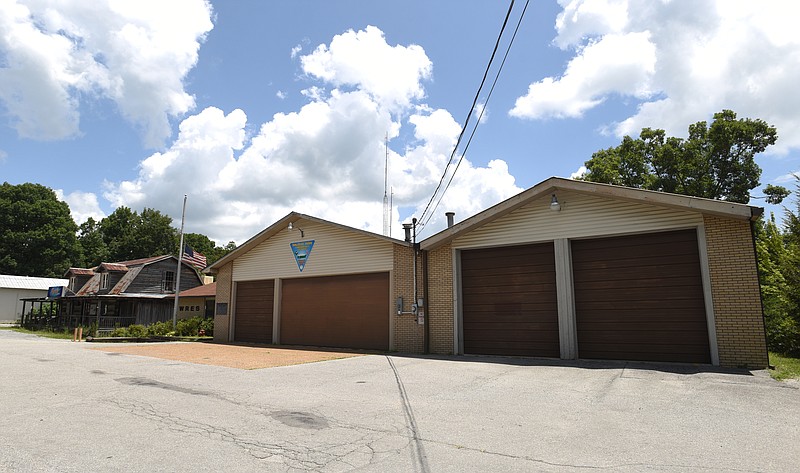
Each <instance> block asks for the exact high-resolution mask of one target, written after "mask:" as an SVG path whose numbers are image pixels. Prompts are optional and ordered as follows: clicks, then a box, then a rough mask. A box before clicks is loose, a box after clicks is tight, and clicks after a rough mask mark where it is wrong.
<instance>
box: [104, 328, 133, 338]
mask: <svg viewBox="0 0 800 473" xmlns="http://www.w3.org/2000/svg"><path fill="white" fill-rule="evenodd" d="M108 336H109V337H129V336H130V334H129V333H128V329H127V328H125V327H117V328H115V329H114V331H113V332H111V333H110V334H109V335H108Z"/></svg>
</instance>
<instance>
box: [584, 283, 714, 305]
mask: <svg viewBox="0 0 800 473" xmlns="http://www.w3.org/2000/svg"><path fill="white" fill-rule="evenodd" d="M604 286H605V287H602V288H600V289H583V288H581V289H579V291H580V292H579V293H580V297H579V298H578V297H576V300H577V301H584V300H586V301H593V302H604V301H620V302H622V303H625V302H634V301H642V302H648V301H653V302H656V301H661V302H663V301H664V300H670V301H674V300H681V299H689V300H697V298H698V297H700V298H702V296H703V290H702V288H698V287H697V286H677V287H675V286H673V287H669V286H665V287H660V288H659V287H658V286H651V287H628V288H625V289H624V290H614V288H613V287H611V286H608V285H604ZM593 287H594V286H593Z"/></svg>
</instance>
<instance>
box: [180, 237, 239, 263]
mask: <svg viewBox="0 0 800 473" xmlns="http://www.w3.org/2000/svg"><path fill="white" fill-rule="evenodd" d="M183 240H184V243H185V244H187V245H189V246H190V247H192V249H193V250H196V251H199V252H200V253H202V254H203V255H204V256H205V257H206V260H207V261H208V264H212V263H214V262H215V261H217V260H218V259H220V258H222V257H223V256H225V255H226V254H227V253H228V252H229V251H232V250H235V249H236V243H234V242H232V241H230V242H228V244H227V245H225V246H217V244H216V243H214V241H213V240H211V239H210V238H208V237H207V236H205V235H203V234H202V233H185V234H184V235H183Z"/></svg>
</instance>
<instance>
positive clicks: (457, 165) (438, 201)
mask: <svg viewBox="0 0 800 473" xmlns="http://www.w3.org/2000/svg"><path fill="white" fill-rule="evenodd" d="M528 3H530V0H526V1H525V6H524V7H523V8H522V13H521V14H520V16H519V20H518V21H517V26H516V27H515V28H514V34H512V35H511V40H510V41H509V42H508V47H506V52H505V54H504V55H503V60H502V61H501V62H500V67H498V69H497V74H495V76H494V81H493V82H492V87H491V88H490V89H489V93H488V94H487V96H486V101H485V102H484V106H483V108H482V109H481V113H480V114H479V115H478V121H477V122H476V123H475V125H474V126H473V127H472V133H470V135H469V139H468V140H467V144H466V145H464V149H463V151H462V152H461V156H460V157H459V158H458V163H456V167H455V169H453V173H452V174H451V175H450V179H449V180H448V181H447V185H446V186H445V187H444V190H442V193H441V194H440V195H439V200H437V201H436V205H435V206H434V207H433V209H432V210H431V212H430V213H429V214H428V215H427V218H426V219H425V220H423V219H422V217H420V221H421V222H422V223H421V225H420V227H419V228H420V230H421V229H422V228H423V227H425V224H427V223H428V222H429V221H430V219H431V218H432V217H433V215H434V214H435V213H436V209H437V208H439V204H440V203H441V202H442V199H443V198H444V194H445V192H447V189H448V188H450V184H451V183H452V182H453V178H454V177H455V176H456V172H457V171H458V168H459V167H460V166H461V162H462V161H463V160H464V156H465V155H466V154H467V150H468V149H469V145H470V143H472V138H473V137H474V136H475V132H476V131H477V130H478V125H480V123H481V118H482V117H483V112H485V111H486V104H488V103H489V99H490V98H491V97H492V92H494V87H495V85H497V80H498V79H499V78H500V73H501V72H502V71H503V66H504V65H505V63H506V59H507V58H508V53H509V52H510V51H511V45H512V44H514V39H515V38H516V37H517V32H518V31H519V27H520V25H521V24H522V18H523V17H524V16H525V11H527V9H528ZM511 4H512V7H513V4H514V2H513V0H512V2H511ZM507 19H508V18H507V17H506V20H507ZM503 27H504V28H505V23H504V24H503ZM500 34H501V35H502V30H501V32H500ZM498 40H499V38H498ZM495 49H496V46H495ZM492 57H494V53H492ZM490 64H491V61H490ZM487 72H488V71H487ZM484 78H485V76H484ZM481 86H483V82H481ZM478 90H479V91H480V89H478ZM473 108H474V102H473ZM467 119H468V120H469V116H468V117H467ZM465 129H466V124H465V125H464V130H465ZM464 130H462V132H461V134H462V135H463V133H464ZM460 140H461V136H459V141H460ZM457 149H458V143H456V147H455V148H454V149H453V153H455V152H456V150H457ZM449 164H450V163H449V162H448V165H449ZM446 173H447V167H445V174H446ZM442 178H444V176H442ZM439 184H440V185H441V182H440V183H439ZM437 190H438V187H437ZM435 195H436V194H435V193H434V196H435ZM432 198H433V197H432ZM428 205H430V202H429V203H428ZM426 209H427V207H426ZM423 215H424V212H423Z"/></svg>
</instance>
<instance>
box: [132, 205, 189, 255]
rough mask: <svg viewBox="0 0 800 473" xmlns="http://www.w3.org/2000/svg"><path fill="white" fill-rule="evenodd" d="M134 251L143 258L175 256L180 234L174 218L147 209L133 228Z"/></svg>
mask: <svg viewBox="0 0 800 473" xmlns="http://www.w3.org/2000/svg"><path fill="white" fill-rule="evenodd" d="M133 235H134V241H133V245H134V246H133V250H134V252H135V253H136V254H139V255H141V257H147V256H158V255H169V254H174V253H175V252H176V251H177V249H178V232H177V231H176V230H175V228H174V227H173V226H172V217H170V216H169V215H164V214H162V213H161V212H160V211H158V210H155V209H151V208H145V209H144V210H142V213H141V214H139V218H138V219H137V220H136V221H135V224H134V228H133Z"/></svg>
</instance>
